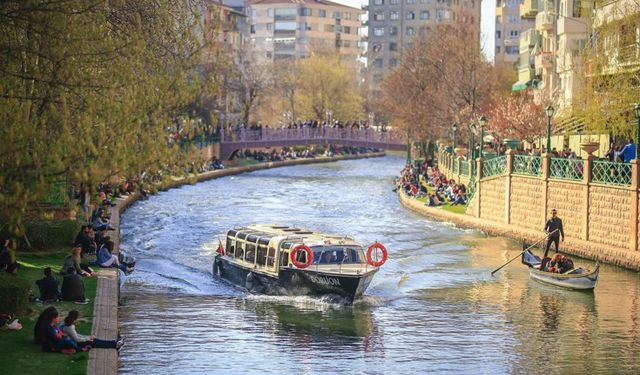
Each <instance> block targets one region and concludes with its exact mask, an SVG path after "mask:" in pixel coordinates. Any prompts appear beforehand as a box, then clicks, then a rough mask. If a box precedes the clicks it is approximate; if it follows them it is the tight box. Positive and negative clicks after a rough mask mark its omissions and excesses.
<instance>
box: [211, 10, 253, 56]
mask: <svg viewBox="0 0 640 375" xmlns="http://www.w3.org/2000/svg"><path fill="white" fill-rule="evenodd" d="M203 16H204V22H203V25H204V33H203V34H204V38H206V40H207V41H209V43H208V45H207V49H206V50H205V51H204V53H203V60H204V63H205V64H212V63H215V62H216V59H217V55H218V54H219V53H221V52H222V53H228V52H230V51H233V50H235V49H238V48H241V47H242V46H243V45H244V42H245V38H244V34H245V28H246V22H245V19H246V17H245V14H244V6H243V0H223V1H208V2H207V5H206V9H205V11H204V12H203Z"/></svg>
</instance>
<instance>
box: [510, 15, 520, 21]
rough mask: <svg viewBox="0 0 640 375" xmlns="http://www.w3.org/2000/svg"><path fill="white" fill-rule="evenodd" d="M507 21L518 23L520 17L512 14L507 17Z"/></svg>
mask: <svg viewBox="0 0 640 375" xmlns="http://www.w3.org/2000/svg"><path fill="white" fill-rule="evenodd" d="M507 21H508V22H510V23H518V22H520V16H519V15H515V14H510V15H509V16H507Z"/></svg>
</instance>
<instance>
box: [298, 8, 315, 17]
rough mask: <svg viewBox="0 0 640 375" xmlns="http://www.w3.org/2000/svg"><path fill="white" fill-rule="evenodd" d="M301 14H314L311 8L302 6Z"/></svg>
mask: <svg viewBox="0 0 640 375" xmlns="http://www.w3.org/2000/svg"><path fill="white" fill-rule="evenodd" d="M300 15H301V16H312V15H313V11H312V10H311V9H309V8H301V9H300Z"/></svg>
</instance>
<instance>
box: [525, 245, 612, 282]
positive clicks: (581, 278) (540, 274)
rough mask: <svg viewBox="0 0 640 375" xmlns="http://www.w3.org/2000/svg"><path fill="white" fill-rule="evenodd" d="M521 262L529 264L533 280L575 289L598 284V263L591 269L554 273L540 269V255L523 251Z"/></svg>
mask: <svg viewBox="0 0 640 375" xmlns="http://www.w3.org/2000/svg"><path fill="white" fill-rule="evenodd" d="M522 263H523V264H526V265H527V266H529V277H530V278H531V279H533V280H535V281H538V282H541V283H545V284H551V285H555V286H559V287H562V288H568V289H575V290H593V289H594V288H595V287H596V285H597V284H598V275H599V274H600V265H598V264H596V268H595V270H593V271H584V270H582V269H581V270H582V271H583V272H581V273H568V274H561V273H554V272H545V271H540V270H539V267H540V257H538V256H536V255H534V254H533V253H531V251H528V250H527V251H525V252H524V253H523V254H522Z"/></svg>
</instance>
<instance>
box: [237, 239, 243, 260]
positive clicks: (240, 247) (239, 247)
mask: <svg viewBox="0 0 640 375" xmlns="http://www.w3.org/2000/svg"><path fill="white" fill-rule="evenodd" d="M236 258H238V259H243V258H244V243H243V242H240V241H237V242H236Z"/></svg>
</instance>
